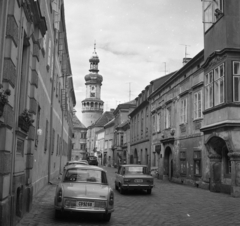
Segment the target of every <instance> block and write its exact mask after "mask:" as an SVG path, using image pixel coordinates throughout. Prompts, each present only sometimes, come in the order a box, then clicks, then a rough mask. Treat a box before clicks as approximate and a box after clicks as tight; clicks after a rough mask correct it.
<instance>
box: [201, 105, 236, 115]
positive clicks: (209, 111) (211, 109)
mask: <svg viewBox="0 0 240 226" xmlns="http://www.w3.org/2000/svg"><path fill="white" fill-rule="evenodd" d="M239 105H240V103H237V104H236V103H233V102H231V103H223V104H219V105H217V106H214V107H212V108H208V109H206V110H204V111H203V112H202V113H203V115H205V114H208V113H211V112H213V111H216V110H219V109H222V108H225V107H235V106H236V107H239Z"/></svg>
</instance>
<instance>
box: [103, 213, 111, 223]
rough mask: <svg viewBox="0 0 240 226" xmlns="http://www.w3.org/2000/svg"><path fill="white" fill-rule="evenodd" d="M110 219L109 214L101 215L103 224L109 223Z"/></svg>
mask: <svg viewBox="0 0 240 226" xmlns="http://www.w3.org/2000/svg"><path fill="white" fill-rule="evenodd" d="M110 219H111V213H105V214H104V215H103V220H104V221H105V222H109V221H110Z"/></svg>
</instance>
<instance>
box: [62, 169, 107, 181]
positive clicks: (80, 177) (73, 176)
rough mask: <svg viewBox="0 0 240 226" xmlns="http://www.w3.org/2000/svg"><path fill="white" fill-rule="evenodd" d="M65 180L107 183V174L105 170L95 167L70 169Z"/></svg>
mask: <svg viewBox="0 0 240 226" xmlns="http://www.w3.org/2000/svg"><path fill="white" fill-rule="evenodd" d="M64 182H90V183H102V184H107V176H106V173H105V172H104V171H101V170H93V169H69V170H68V171H67V172H66V174H65V178H64Z"/></svg>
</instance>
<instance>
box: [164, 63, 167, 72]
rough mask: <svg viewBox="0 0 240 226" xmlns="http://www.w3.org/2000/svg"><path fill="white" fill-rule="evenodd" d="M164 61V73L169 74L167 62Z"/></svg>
mask: <svg viewBox="0 0 240 226" xmlns="http://www.w3.org/2000/svg"><path fill="white" fill-rule="evenodd" d="M163 63H164V73H165V75H166V74H167V63H166V62H163Z"/></svg>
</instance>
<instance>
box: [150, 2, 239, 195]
mask: <svg viewBox="0 0 240 226" xmlns="http://www.w3.org/2000/svg"><path fill="white" fill-rule="evenodd" d="M239 17H240V3H239V1H236V0H230V1H222V0H218V1H204V0H203V19H204V21H203V24H204V50H203V51H201V52H199V53H198V54H197V55H196V56H195V57H194V58H192V59H188V60H190V61H188V62H187V63H186V64H185V65H184V66H183V67H182V68H181V69H180V70H178V71H177V72H175V73H174V74H173V75H172V76H171V78H169V79H168V80H167V81H166V82H164V83H163V84H162V85H161V86H160V87H159V88H158V89H157V90H155V91H154V92H153V93H152V94H151V95H150V96H149V102H150V105H151V124H152V133H151V135H152V136H151V145H152V147H151V154H152V159H154V156H156V157H155V160H153V161H152V165H157V167H158V169H159V175H160V178H163V179H168V180H171V181H174V182H177V183H182V184H190V185H193V186H196V187H202V188H206V189H210V190H211V191H213V192H223V193H228V194H231V195H232V196H234V197H239V196H240V192H239V189H240V183H239V181H240V178H239V175H240V174H239V171H240V170H239V167H238V166H239V162H240V161H239V160H240V158H239V156H240V154H239V153H240V151H239V144H240V143H239V139H237V137H239V129H238V127H239V119H240V116H239V115H240V114H239V99H240V98H239V68H240V67H239V65H240V64H239V47H240V46H239V45H240V35H239V32H238V30H237V27H238V25H237V21H239ZM229 34H231V35H229ZM156 154H157V155H156Z"/></svg>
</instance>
